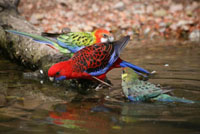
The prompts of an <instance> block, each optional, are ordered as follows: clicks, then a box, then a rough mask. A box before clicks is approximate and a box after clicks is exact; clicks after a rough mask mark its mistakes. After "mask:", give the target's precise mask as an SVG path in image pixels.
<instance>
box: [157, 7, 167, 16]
mask: <svg viewBox="0 0 200 134" xmlns="http://www.w3.org/2000/svg"><path fill="white" fill-rule="evenodd" d="M166 14H167V12H166V10H164V9H160V10H156V11H155V12H154V16H156V17H163V16H165V15H166Z"/></svg>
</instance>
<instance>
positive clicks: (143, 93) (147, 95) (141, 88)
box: [122, 68, 194, 103]
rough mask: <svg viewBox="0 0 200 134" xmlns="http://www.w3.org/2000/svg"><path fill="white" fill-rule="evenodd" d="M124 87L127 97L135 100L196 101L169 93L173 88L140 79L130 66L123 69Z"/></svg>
mask: <svg viewBox="0 0 200 134" xmlns="http://www.w3.org/2000/svg"><path fill="white" fill-rule="evenodd" d="M122 89H123V93H124V95H125V97H126V98H128V99H129V100H130V101H133V102H137V101H162V102H183V103H194V101H191V100H187V99H184V98H178V97H173V96H170V95H169V94H167V93H168V92H170V91H171V90H163V89H161V88H160V87H158V86H156V85H154V84H152V83H150V82H147V81H142V80H139V78H138V75H137V74H136V73H135V72H134V71H133V70H131V69H129V68H124V69H123V73H122Z"/></svg>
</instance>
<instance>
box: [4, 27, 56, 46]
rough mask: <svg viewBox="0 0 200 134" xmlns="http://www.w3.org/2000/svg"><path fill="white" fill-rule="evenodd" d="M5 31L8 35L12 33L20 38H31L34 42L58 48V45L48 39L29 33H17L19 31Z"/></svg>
mask: <svg viewBox="0 0 200 134" xmlns="http://www.w3.org/2000/svg"><path fill="white" fill-rule="evenodd" d="M5 31H6V32H9V33H14V34H17V35H21V36H25V37H28V38H31V39H33V40H34V41H36V42H39V43H42V44H49V45H52V46H58V44H57V43H56V42H54V41H52V40H50V39H48V38H45V37H42V36H40V35H35V34H29V33H25V32H19V31H15V30H5Z"/></svg>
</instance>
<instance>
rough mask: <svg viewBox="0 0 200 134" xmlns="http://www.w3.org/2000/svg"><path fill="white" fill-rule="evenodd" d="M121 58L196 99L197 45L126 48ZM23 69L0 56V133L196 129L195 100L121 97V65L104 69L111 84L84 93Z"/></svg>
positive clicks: (199, 81) (199, 95)
mask: <svg viewBox="0 0 200 134" xmlns="http://www.w3.org/2000/svg"><path fill="white" fill-rule="evenodd" d="M133 57H134V59H133ZM122 58H123V59H126V60H127V61H130V62H132V63H134V64H136V65H139V66H141V67H143V68H146V69H148V70H151V71H156V73H155V75H154V76H152V78H151V79H150V80H149V81H150V82H152V83H157V84H161V85H162V86H163V87H167V88H170V89H174V90H173V94H174V95H175V96H178V97H185V98H187V99H191V100H195V101H199V100H200V77H199V76H200V62H199V58H200V46H197V45H192V44H191V45H188V46H179V45H176V46H163V45H162V46H157V47H151V48H134V49H131V48H129V49H125V50H124V53H123V54H122ZM27 71H29V70H26V69H24V68H23V67H21V66H18V65H16V64H14V63H11V62H10V61H8V60H5V59H4V58H0V89H1V90H0V133H4V134H8V133H9V134H21V133H29V134H35V133H41V134H44V133H48V134H51V133H52V134H54V133H55V134H64V133H71V134H77V133H79V134H85V133H89V134H90V133H91V134H92V133H95V134H112V133H113V134H114V133H116V134H118V133H119V134H121V133H127V134H132V133H139V134H146V133H154V134H159V133H162V134H169V133H174V134H178V133H181V134H183V133H185V134H188V133H194V134H197V133H199V132H200V127H199V126H200V104H198V103H197V104H182V103H158V102H156V103H130V102H126V101H125V100H124V99H123V98H122V97H121V94H120V92H121V78H120V74H121V69H115V70H113V71H111V72H110V73H109V75H108V77H109V78H110V79H111V81H112V83H113V84H114V87H113V89H112V90H108V89H103V90H99V91H93V92H91V93H90V94H88V95H79V94H78V93H76V92H73V91H71V90H66V88H65V87H61V86H58V85H57V84H55V83H54V84H52V83H49V82H46V81H45V80H39V81H36V80H30V79H24V78H23V73H24V72H27ZM105 96H107V97H105ZM108 96H109V97H108ZM83 98H85V99H83ZM103 98H106V99H103ZM113 98H114V99H113ZM118 99H120V101H116V100H118Z"/></svg>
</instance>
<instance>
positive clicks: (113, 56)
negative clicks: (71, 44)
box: [48, 36, 150, 80]
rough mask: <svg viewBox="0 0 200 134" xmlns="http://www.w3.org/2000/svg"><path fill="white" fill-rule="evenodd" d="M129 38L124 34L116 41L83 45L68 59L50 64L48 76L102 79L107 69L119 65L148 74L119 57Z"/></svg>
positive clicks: (59, 78)
mask: <svg viewBox="0 0 200 134" xmlns="http://www.w3.org/2000/svg"><path fill="white" fill-rule="evenodd" d="M129 40H130V36H125V37H123V38H122V39H120V40H118V41H114V42H106V43H97V44H94V45H92V46H87V47H84V48H83V49H81V50H79V51H77V52H75V53H74V55H73V56H72V58H70V59H69V60H67V61H63V62H59V63H56V64H54V65H53V66H51V67H50V69H49V70H48V76H49V77H54V78H55V79H56V80H63V79H79V78H84V79H94V78H97V79H100V80H104V79H105V77H106V73H107V72H108V71H110V70H112V69H113V68H119V67H130V68H132V69H133V70H134V71H135V72H136V73H138V74H141V75H143V74H146V75H149V74H150V73H149V72H148V71H147V70H145V69H143V68H140V67H138V66H136V65H133V64H131V63H129V62H126V61H124V60H122V59H120V58H119V56H120V52H121V50H122V49H123V48H124V47H125V46H126V45H127V43H128V41H129Z"/></svg>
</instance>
